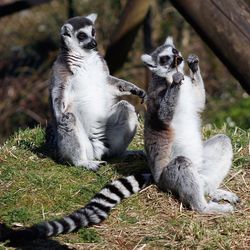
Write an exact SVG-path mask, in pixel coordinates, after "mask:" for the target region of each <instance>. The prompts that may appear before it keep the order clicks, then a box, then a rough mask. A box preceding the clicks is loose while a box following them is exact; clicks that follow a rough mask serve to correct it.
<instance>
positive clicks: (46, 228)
mask: <svg viewBox="0 0 250 250" xmlns="http://www.w3.org/2000/svg"><path fill="white" fill-rule="evenodd" d="M151 180H152V176H151V174H136V175H131V176H128V177H122V178H120V179H117V180H115V181H113V182H111V183H110V184H107V185H106V186H105V187H104V188H103V189H102V190H101V191H100V192H99V193H97V194H96V195H95V196H94V197H93V198H92V199H91V200H90V202H89V203H88V204H87V205H86V206H85V207H83V208H80V209H78V210H76V211H75V212H73V213H72V214H70V215H68V216H65V217H63V218H62V219H58V220H53V221H47V222H42V223H39V224H35V225H33V226H31V227H28V228H24V229H21V230H14V229H11V228H8V227H7V226H6V225H4V224H0V242H3V241H6V240H10V241H11V242H27V241H32V240H35V239H42V238H48V237H52V236H56V235H59V234H66V233H70V232H72V231H77V230H79V229H80V228H83V227H89V226H91V225H95V224H99V223H101V222H102V221H104V220H105V219H106V218H107V217H108V214H109V212H110V210H111V209H112V208H113V207H115V206H116V205H117V204H119V203H120V202H121V200H122V199H124V198H128V197H130V196H131V195H132V194H134V193H137V192H139V191H140V190H142V189H143V188H145V187H146V186H148V185H149V184H150V183H151Z"/></svg>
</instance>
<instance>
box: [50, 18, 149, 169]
mask: <svg viewBox="0 0 250 250" xmlns="http://www.w3.org/2000/svg"><path fill="white" fill-rule="evenodd" d="M96 17H97V15H96V14H90V15H88V16H86V17H74V18H71V19H69V20H68V21H66V23H65V24H64V25H63V26H62V28H61V51H60V54H59V56H58V58H57V60H56V61H55V63H54V65H53V69H52V76H51V81H50V106H51V109H52V116H53V117H52V125H51V126H49V127H48V129H47V133H46V137H47V142H48V143H49V144H53V145H55V147H56V148H57V154H58V155H59V158H60V159H63V160H65V161H68V162H70V163H72V164H74V165H75V166H84V167H86V168H87V169H92V170H96V169H98V167H99V164H100V163H102V161H101V159H102V158H103V157H104V156H105V157H110V156H117V155H122V154H124V152H125V151H126V148H127V146H128V145H129V143H130V142H131V140H132V139H133V137H134V135H135V132H136V127H137V116H136V113H135V109H134V107H133V106H132V105H131V104H129V103H128V102H127V101H119V102H117V97H118V96H122V95H130V94H133V95H137V96H139V97H140V98H144V96H145V92H144V91H143V90H142V89H140V88H138V87H137V86H135V85H134V84H132V83H130V82H127V81H124V80H121V79H118V78H116V77H113V76H111V75H110V74H109V70H108V67H107V65H106V62H105V61H104V59H103V58H102V57H101V56H100V55H99V53H98V52H97V50H96V46H97V43H96V40H95V28H94V22H95V20H96Z"/></svg>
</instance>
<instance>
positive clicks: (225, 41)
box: [170, 0, 250, 94]
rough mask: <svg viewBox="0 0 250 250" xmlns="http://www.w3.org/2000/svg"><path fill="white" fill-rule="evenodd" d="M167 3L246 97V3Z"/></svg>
mask: <svg viewBox="0 0 250 250" xmlns="http://www.w3.org/2000/svg"><path fill="white" fill-rule="evenodd" d="M170 1H171V2H172V4H173V5H174V6H175V7H176V9H177V10H178V11H179V12H180V13H181V14H182V15H183V16H184V18H186V20H187V21H188V22H189V23H190V24H191V25H192V26H193V28H194V29H195V30H196V31H197V33H198V34H199V35H200V36H201V37H202V39H203V40H204V41H205V42H206V43H207V44H208V46H209V47H210V48H211V49H212V50H213V51H214V53H215V54H216V55H217V56H218V57H219V59H220V60H221V61H222V62H223V63H224V64H225V65H226V67H227V68H228V69H229V71H230V72H231V73H232V74H233V76H234V77H235V78H236V79H237V80H238V81H239V82H240V84H241V86H242V87H243V88H244V89H245V90H246V91H247V92H248V93H249V94H250V1H249V0H237V1H232V0H195V1H194V0H170Z"/></svg>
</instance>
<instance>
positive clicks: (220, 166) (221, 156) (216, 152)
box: [199, 134, 239, 203]
mask: <svg viewBox="0 0 250 250" xmlns="http://www.w3.org/2000/svg"><path fill="white" fill-rule="evenodd" d="M232 158H233V150H232V144H231V140H230V138H229V137H227V136H226V135H223V134H218V135H216V136H214V137H212V138H210V139H208V140H207V141H205V142H204V146H203V166H202V168H201V169H200V170H199V174H200V175H201V177H202V181H203V185H204V191H205V193H207V194H209V195H210V196H211V198H212V200H214V201H219V200H227V201H229V202H232V203H236V202H238V201H239V198H238V197H237V195H235V194H234V193H232V192H229V191H225V190H222V189H218V188H219V186H220V184H221V183H222V181H223V180H224V178H225V177H226V175H227V174H228V172H229V170H230V167H231V165H232Z"/></svg>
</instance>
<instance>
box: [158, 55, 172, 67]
mask: <svg viewBox="0 0 250 250" xmlns="http://www.w3.org/2000/svg"><path fill="white" fill-rule="evenodd" d="M170 59H171V57H170V56H161V57H160V64H161V65H165V64H167V63H169V61H170Z"/></svg>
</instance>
